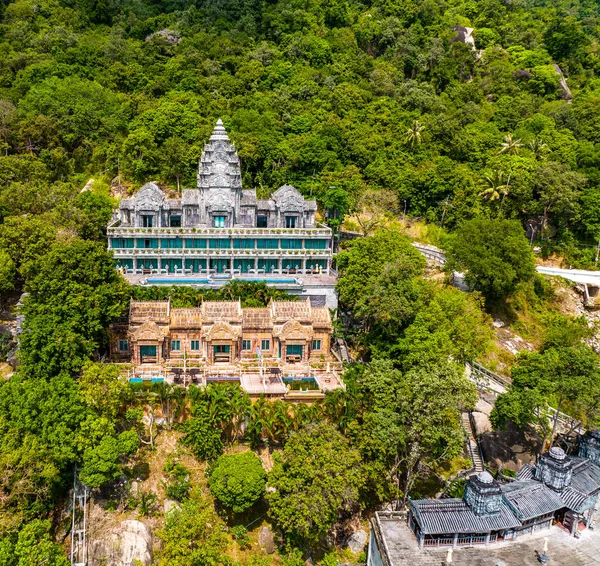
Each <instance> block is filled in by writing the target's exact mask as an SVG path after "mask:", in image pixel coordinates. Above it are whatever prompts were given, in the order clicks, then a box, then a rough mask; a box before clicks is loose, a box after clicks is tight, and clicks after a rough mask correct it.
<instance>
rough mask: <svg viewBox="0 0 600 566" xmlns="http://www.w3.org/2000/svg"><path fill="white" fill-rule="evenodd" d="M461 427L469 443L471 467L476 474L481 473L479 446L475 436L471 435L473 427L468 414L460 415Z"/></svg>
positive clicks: (481, 461)
mask: <svg viewBox="0 0 600 566" xmlns="http://www.w3.org/2000/svg"><path fill="white" fill-rule="evenodd" d="M461 420H462V425H463V428H464V429H465V431H466V433H467V440H468V442H469V451H470V453H471V460H472V461H473V467H474V468H475V471H476V472H483V470H484V467H483V460H482V459H481V454H480V453H479V445H478V444H477V441H476V440H475V435H474V434H473V427H472V425H471V419H470V418H469V413H462V415H461Z"/></svg>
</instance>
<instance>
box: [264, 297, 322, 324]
mask: <svg viewBox="0 0 600 566" xmlns="http://www.w3.org/2000/svg"><path fill="white" fill-rule="evenodd" d="M271 316H272V317H273V321H275V322H287V321H288V320H305V321H312V313H311V306H310V301H271Z"/></svg>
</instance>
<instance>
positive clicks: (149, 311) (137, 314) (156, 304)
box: [129, 299, 171, 323]
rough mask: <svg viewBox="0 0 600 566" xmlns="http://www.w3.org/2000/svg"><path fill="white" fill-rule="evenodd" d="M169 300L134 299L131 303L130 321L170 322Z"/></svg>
mask: <svg viewBox="0 0 600 566" xmlns="http://www.w3.org/2000/svg"><path fill="white" fill-rule="evenodd" d="M170 311H171V303H170V302H169V301H134V300H133V299H132V300H131V303H130V304H129V322H139V323H141V322H146V321H152V322H162V323H168V322H169V315H170Z"/></svg>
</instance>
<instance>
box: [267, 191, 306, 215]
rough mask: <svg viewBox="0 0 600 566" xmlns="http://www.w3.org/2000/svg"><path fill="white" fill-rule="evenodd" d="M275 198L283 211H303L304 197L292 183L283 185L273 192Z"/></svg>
mask: <svg viewBox="0 0 600 566" xmlns="http://www.w3.org/2000/svg"><path fill="white" fill-rule="evenodd" d="M273 200H274V201H275V202H276V203H277V206H278V207H279V209H280V210H281V211H290V212H291V211H294V212H302V211H303V210H304V197H303V196H302V195H301V194H300V193H299V192H298V190H297V189H295V188H294V187H292V186H291V185H283V186H282V187H279V189H277V190H276V191H275V193H273Z"/></svg>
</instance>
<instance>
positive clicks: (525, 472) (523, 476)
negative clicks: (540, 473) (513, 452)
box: [517, 464, 535, 480]
mask: <svg viewBox="0 0 600 566" xmlns="http://www.w3.org/2000/svg"><path fill="white" fill-rule="evenodd" d="M534 474H535V466H532V465H531V464H524V465H523V467H522V468H521V469H520V470H519V471H518V472H517V479H518V480H530V479H532V478H533V475H534Z"/></svg>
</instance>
